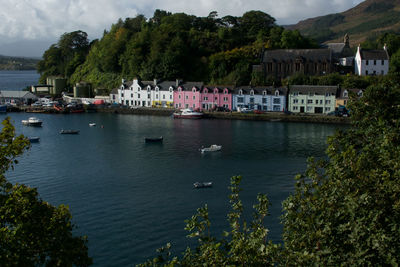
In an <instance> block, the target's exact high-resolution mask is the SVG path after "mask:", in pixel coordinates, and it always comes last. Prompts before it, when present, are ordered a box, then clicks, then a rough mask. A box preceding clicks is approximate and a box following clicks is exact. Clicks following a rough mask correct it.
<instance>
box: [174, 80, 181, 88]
mask: <svg viewBox="0 0 400 267" xmlns="http://www.w3.org/2000/svg"><path fill="white" fill-rule="evenodd" d="M181 82H182V81H181V80H179V79H176V84H175V85H176V87H178V86H179V84H180V83H181Z"/></svg>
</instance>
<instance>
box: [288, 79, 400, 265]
mask: <svg viewBox="0 0 400 267" xmlns="http://www.w3.org/2000/svg"><path fill="white" fill-rule="evenodd" d="M399 93H400V90H399V88H398V87H396V88H391V87H384V86H380V87H370V88H368V89H367V90H366V91H365V93H364V96H363V97H362V98H361V99H353V100H352V104H351V106H350V109H351V111H352V113H351V114H352V118H353V125H352V127H351V128H350V129H348V130H347V131H339V132H337V133H336V134H335V135H334V136H333V137H331V138H329V139H328V145H329V146H328V149H327V156H328V159H327V160H320V161H316V160H313V159H311V160H310V161H309V166H308V169H307V171H306V172H305V173H304V174H303V175H299V176H297V177H296V188H295V193H294V194H293V195H291V196H290V197H289V198H288V199H287V200H286V201H285V202H284V204H283V206H284V211H285V213H284V215H283V217H282V220H283V223H284V234H283V240H284V250H283V254H282V259H284V264H285V265H307V266H311V265H320V266H337V265H343V266H354V265H358V266H360V265H364V266H383V265H397V264H398V262H399V260H400V256H399V255H400V239H399V229H400V225H399V221H400V220H399V219H400V202H399V196H400V186H399V185H400V164H399V161H398V159H399V158H400V145H399V144H400V142H399V141H400V128H399V126H400V121H399V118H400V94H399Z"/></svg>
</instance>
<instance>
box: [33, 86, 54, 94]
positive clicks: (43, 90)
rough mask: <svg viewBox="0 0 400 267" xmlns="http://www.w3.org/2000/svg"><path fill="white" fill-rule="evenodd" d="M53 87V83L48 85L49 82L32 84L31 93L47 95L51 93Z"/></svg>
mask: <svg viewBox="0 0 400 267" xmlns="http://www.w3.org/2000/svg"><path fill="white" fill-rule="evenodd" d="M52 88H53V85H47V84H38V85H32V86H31V93H32V94H35V95H38V96H46V95H50V92H51V91H52Z"/></svg>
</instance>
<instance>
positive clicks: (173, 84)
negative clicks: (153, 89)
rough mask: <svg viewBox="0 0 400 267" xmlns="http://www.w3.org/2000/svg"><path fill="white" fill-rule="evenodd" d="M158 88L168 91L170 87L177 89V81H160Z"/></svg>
mask: <svg viewBox="0 0 400 267" xmlns="http://www.w3.org/2000/svg"><path fill="white" fill-rule="evenodd" d="M157 86H158V88H160V90H161V91H168V90H169V88H170V87H172V88H173V89H175V87H176V81H162V82H160V83H157Z"/></svg>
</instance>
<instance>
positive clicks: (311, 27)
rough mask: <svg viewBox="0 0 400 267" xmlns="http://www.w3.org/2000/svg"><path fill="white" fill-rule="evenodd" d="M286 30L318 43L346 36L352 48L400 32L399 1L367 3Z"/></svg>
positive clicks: (385, 0)
mask: <svg viewBox="0 0 400 267" xmlns="http://www.w3.org/2000/svg"><path fill="white" fill-rule="evenodd" d="M287 28H288V29H292V30H293V29H297V30H299V31H300V32H301V33H302V34H303V35H305V36H307V37H311V38H313V39H315V40H317V41H318V42H320V43H324V42H335V41H339V40H342V39H343V36H344V35H345V34H346V33H348V34H349V35H350V43H351V45H352V46H354V45H357V44H359V43H361V42H363V41H365V40H368V39H376V38H377V37H378V36H380V35H381V34H382V33H385V32H394V33H399V32H400V0H366V1H364V2H362V3H360V4H359V5H357V6H356V7H354V8H351V9H349V10H347V11H345V12H342V13H336V14H329V15H326V16H320V17H316V18H310V19H306V20H303V21H300V22H299V23H297V24H295V25H289V26H287Z"/></svg>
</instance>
